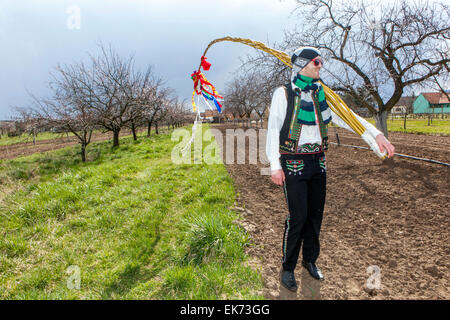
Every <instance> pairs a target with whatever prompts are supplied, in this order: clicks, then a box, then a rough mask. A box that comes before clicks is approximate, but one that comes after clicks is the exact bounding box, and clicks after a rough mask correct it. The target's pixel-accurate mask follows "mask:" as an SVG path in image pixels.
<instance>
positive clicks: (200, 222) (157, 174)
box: [0, 130, 263, 299]
mask: <svg viewBox="0 0 450 320" xmlns="http://www.w3.org/2000/svg"><path fill="white" fill-rule="evenodd" d="M199 132H200V130H199ZM210 143H211V142H204V143H203V148H205V147H207V146H208V145H209V144H210ZM176 144H178V142H176V141H171V136H170V135H169V134H160V135H153V136H152V137H150V138H144V137H141V138H140V139H139V140H138V141H137V142H134V141H133V140H132V139H131V138H121V146H120V147H119V148H116V149H112V148H111V142H110V141H108V142H100V143H94V144H92V145H90V146H89V147H88V154H89V157H90V159H91V161H89V162H88V163H84V164H83V163H82V162H81V160H80V159H79V158H80V157H79V155H78V152H79V151H78V149H79V148H78V146H77V147H70V148H65V149H60V150H56V151H53V152H48V153H45V154H40V155H39V154H35V155H32V156H29V157H23V158H18V159H14V160H9V161H0V187H1V192H0V216H1V219H0V233H1V234H0V298H1V299H241V298H242V299H261V298H262V295H261V294H259V292H260V290H261V288H262V286H263V284H262V279H261V276H260V275H259V273H258V271H255V270H254V269H253V268H251V267H249V266H248V261H247V259H248V257H247V256H246V255H245V253H244V249H245V248H246V247H247V246H249V245H251V243H250V241H249V239H248V235H247V234H246V232H245V230H244V229H243V228H241V227H240V226H238V225H237V224H236V220H238V219H239V216H238V214H237V213H236V212H233V211H232V210H230V209H229V208H230V207H233V205H234V202H235V191H234V189H233V184H232V180H231V178H230V177H229V176H228V173H227V171H226V169H225V167H224V166H223V164H214V165H206V164H204V163H203V164H193V163H192V164H174V163H172V161H171V152H172V148H173V147H174V145H176ZM71 266H75V267H76V268H79V271H80V289H73V287H72V289H70V286H68V283H72V282H71V281H72V280H73V276H74V275H73V274H72V273H70V270H71V268H69V267H71Z"/></svg>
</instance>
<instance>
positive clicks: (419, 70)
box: [243, 0, 450, 136]
mask: <svg viewBox="0 0 450 320" xmlns="http://www.w3.org/2000/svg"><path fill="white" fill-rule="evenodd" d="M297 2H298V4H299V5H298V7H297V9H296V10H294V12H293V13H294V14H297V15H298V17H299V18H300V19H301V21H303V22H304V23H302V24H301V25H300V26H298V27H296V28H295V29H292V30H286V31H285V36H284V41H283V42H282V43H281V44H276V43H275V44H272V45H271V47H274V48H276V49H278V50H282V51H285V52H293V51H294V50H295V49H296V48H298V47H299V46H314V47H317V48H319V49H320V50H321V52H322V55H323V56H324V58H325V61H326V64H325V67H324V71H325V72H324V73H323V75H322V76H323V78H324V79H325V80H326V81H325V82H326V83H328V86H330V87H332V88H333V89H334V90H336V91H340V92H341V93H343V94H348V95H351V96H352V97H353V98H354V100H355V101H357V102H358V104H359V105H360V106H362V107H364V108H367V109H368V110H369V111H370V112H371V113H372V114H373V115H374V116H375V120H376V126H377V128H378V129H380V130H381V131H382V132H383V133H384V134H385V135H386V136H387V134H388V132H387V122H386V120H387V116H388V113H389V111H390V110H391V109H392V108H393V107H394V105H395V104H396V103H397V101H398V100H399V99H400V97H401V96H402V94H403V92H404V90H405V89H407V88H409V87H414V86H417V85H418V84H424V83H429V84H430V85H431V84H435V83H436V79H437V82H438V83H442V80H443V79H445V78H448V73H449V62H450V42H449V41H448V40H449V39H450V25H449V21H450V19H449V18H450V10H449V6H448V5H447V4H446V3H437V2H433V3H430V2H428V1H405V0H402V1H394V2H391V3H389V4H386V2H382V3H381V2H380V1H370V2H369V1H361V0H360V1H358V0H356V1H355V0H342V1H339V2H338V1H333V0H297ZM243 66H244V67H246V68H247V69H251V68H257V69H260V70H263V71H264V72H265V74H266V75H267V76H268V80H269V81H271V82H272V83H273V85H272V86H279V85H281V84H283V83H285V82H287V81H288V79H289V75H290V69H289V68H288V67H286V66H285V65H283V64H282V63H281V62H280V61H278V60H277V59H276V58H274V57H271V56H269V55H268V54H267V53H264V52H261V51H259V52H257V53H256V54H255V55H253V56H247V59H246V60H245V61H244V63H243ZM362 87H364V88H365V90H366V91H367V92H368V93H369V94H370V96H371V98H370V99H367V97H366V96H365V95H361V92H358V88H362ZM435 87H436V85H435ZM369 101H374V102H375V104H371V103H369Z"/></svg>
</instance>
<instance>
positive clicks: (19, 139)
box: [0, 131, 100, 146]
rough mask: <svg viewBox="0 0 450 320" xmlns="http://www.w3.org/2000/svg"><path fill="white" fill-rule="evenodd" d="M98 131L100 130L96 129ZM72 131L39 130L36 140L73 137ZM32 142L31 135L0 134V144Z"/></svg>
mask: <svg viewBox="0 0 450 320" xmlns="http://www.w3.org/2000/svg"><path fill="white" fill-rule="evenodd" d="M97 132H100V131H97ZM73 136H74V134H73V133H72V132H68V133H53V132H40V133H38V134H37V136H36V141H42V140H49V139H61V138H67V137H73ZM25 142H33V135H32V134H28V133H24V134H21V135H20V136H16V137H8V136H7V135H2V136H1V138H0V146H8V145H13V144H17V143H25Z"/></svg>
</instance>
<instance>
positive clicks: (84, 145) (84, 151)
mask: <svg viewBox="0 0 450 320" xmlns="http://www.w3.org/2000/svg"><path fill="white" fill-rule="evenodd" d="M81 161H83V162H86V143H85V142H82V143H81Z"/></svg>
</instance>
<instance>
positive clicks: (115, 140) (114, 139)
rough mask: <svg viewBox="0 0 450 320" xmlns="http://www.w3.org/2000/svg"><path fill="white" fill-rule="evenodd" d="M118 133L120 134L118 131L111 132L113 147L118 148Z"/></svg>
mask: <svg viewBox="0 0 450 320" xmlns="http://www.w3.org/2000/svg"><path fill="white" fill-rule="evenodd" d="M119 132H120V129H119V130H114V131H113V147H118V146H119Z"/></svg>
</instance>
